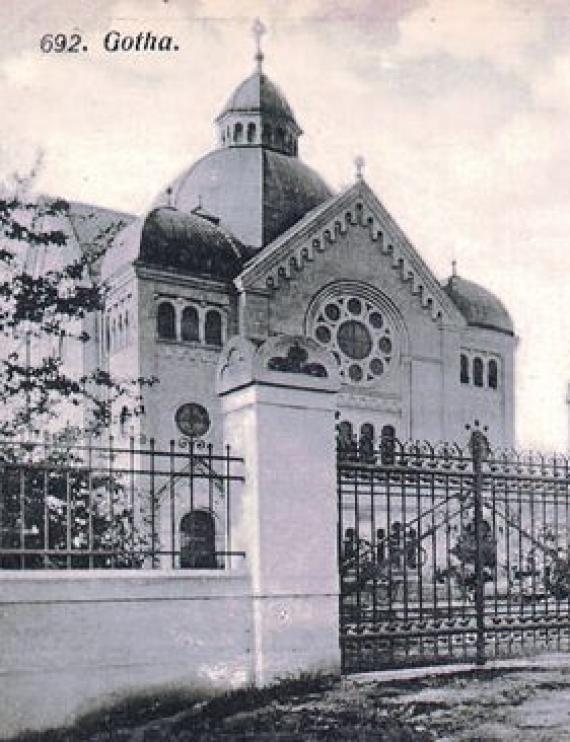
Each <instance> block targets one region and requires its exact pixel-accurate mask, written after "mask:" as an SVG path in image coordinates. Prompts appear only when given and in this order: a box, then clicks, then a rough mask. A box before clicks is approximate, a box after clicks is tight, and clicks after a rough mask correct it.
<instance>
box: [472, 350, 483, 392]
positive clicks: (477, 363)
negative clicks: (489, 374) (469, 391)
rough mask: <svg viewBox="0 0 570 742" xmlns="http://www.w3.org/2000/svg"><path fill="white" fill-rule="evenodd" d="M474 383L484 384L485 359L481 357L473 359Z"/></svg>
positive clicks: (476, 384) (477, 384)
mask: <svg viewBox="0 0 570 742" xmlns="http://www.w3.org/2000/svg"><path fill="white" fill-rule="evenodd" d="M473 383H474V384H475V386H483V361H482V360H481V359H480V358H479V357H477V358H474V359H473Z"/></svg>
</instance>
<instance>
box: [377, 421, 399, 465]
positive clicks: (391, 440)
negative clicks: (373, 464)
mask: <svg viewBox="0 0 570 742" xmlns="http://www.w3.org/2000/svg"><path fill="white" fill-rule="evenodd" d="M380 449H381V460H382V463H383V464H385V465H388V466H389V465H391V464H393V463H394V460H395V454H396V431H395V430H394V426H393V425H384V427H383V428H382V433H381V438H380Z"/></svg>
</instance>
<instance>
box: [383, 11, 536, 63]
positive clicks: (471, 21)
mask: <svg viewBox="0 0 570 742" xmlns="http://www.w3.org/2000/svg"><path fill="white" fill-rule="evenodd" d="M544 28H545V26H544V17H543V14H542V13H540V12H537V11H536V9H535V10H534V12H529V11H528V10H527V9H526V8H525V7H524V6H523V5H522V4H521V3H518V4H515V3H512V2H508V1H507V0H461V2H450V0H429V1H428V2H427V3H426V4H424V5H422V6H421V7H419V8H417V9H416V10H414V11H412V12H411V13H409V14H408V15H406V16H404V17H403V18H402V19H401V20H400V23H399V30H400V39H399V42H398V45H397V48H396V49H395V55H396V56H397V57H398V58H400V59H418V58H422V59H426V58H429V57H432V56H438V55H449V56H450V57H452V58H454V59H458V60H469V61H483V60H484V61H488V62H490V63H492V64H494V65H497V66H498V67H500V68H503V69H513V68H518V67H520V66H521V65H524V64H525V62H526V59H527V54H528V52H529V50H530V49H531V48H532V47H533V46H534V45H536V44H539V43H540V42H541V40H542V39H543V36H544Z"/></svg>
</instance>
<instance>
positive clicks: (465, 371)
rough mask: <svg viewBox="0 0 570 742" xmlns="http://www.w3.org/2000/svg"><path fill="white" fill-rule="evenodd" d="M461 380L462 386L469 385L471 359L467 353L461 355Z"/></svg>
mask: <svg viewBox="0 0 570 742" xmlns="http://www.w3.org/2000/svg"><path fill="white" fill-rule="evenodd" d="M459 378H460V381H461V383H462V384H469V359H468V358H467V356H466V355H465V353H462V354H461V372H460V377H459Z"/></svg>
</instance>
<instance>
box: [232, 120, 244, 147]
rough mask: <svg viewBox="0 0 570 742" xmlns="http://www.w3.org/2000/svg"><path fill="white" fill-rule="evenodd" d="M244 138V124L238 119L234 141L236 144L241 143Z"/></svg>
mask: <svg viewBox="0 0 570 742" xmlns="http://www.w3.org/2000/svg"><path fill="white" fill-rule="evenodd" d="M242 139H243V124H242V123H241V122H240V121H238V122H237V124H236V125H235V126H234V142H236V144H239V143H240V142H241V141H242Z"/></svg>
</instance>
